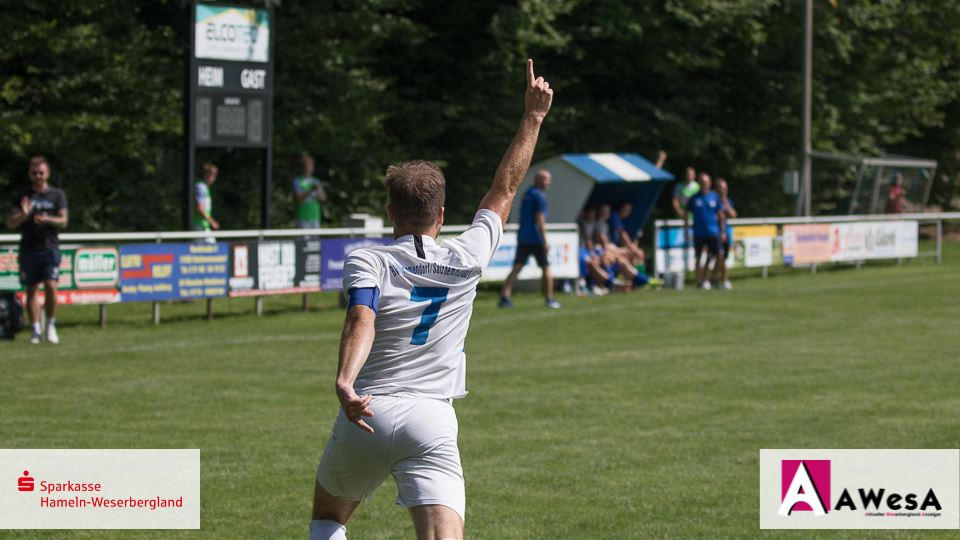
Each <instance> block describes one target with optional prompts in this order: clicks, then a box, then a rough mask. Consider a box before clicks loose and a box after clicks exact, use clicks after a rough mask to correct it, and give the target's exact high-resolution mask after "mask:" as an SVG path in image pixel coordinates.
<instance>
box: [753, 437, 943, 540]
mask: <svg viewBox="0 0 960 540" xmlns="http://www.w3.org/2000/svg"><path fill="white" fill-rule="evenodd" d="M958 492H960V450H956V449H943V450H937V449H919V450H908V449H896V450H874V449H869V450H810V449H807V450H804V449H776V450H773V449H771V450H766V449H765V450H760V512H759V513H760V528H761V529H957V528H960V496H958Z"/></svg>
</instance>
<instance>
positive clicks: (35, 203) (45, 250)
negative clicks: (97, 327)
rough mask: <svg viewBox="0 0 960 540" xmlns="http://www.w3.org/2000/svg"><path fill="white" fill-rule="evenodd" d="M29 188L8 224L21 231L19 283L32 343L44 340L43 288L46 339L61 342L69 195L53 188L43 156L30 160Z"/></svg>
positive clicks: (15, 202) (20, 196) (16, 203)
mask: <svg viewBox="0 0 960 540" xmlns="http://www.w3.org/2000/svg"><path fill="white" fill-rule="evenodd" d="M28 174H29V176H30V187H29V188H27V189H26V190H24V191H22V192H20V193H19V194H18V195H17V197H16V198H14V200H13V204H12V208H11V210H10V212H9V213H8V214H7V219H6V225H7V227H8V228H10V229H19V230H20V254H19V258H18V262H19V265H20V283H21V284H22V285H23V287H24V288H25V289H26V291H27V313H28V314H29V316H30V323H31V328H32V332H31V334H30V343H33V344H38V343H40V338H41V335H42V334H41V325H40V301H39V298H38V297H37V290H38V289H39V287H40V284H41V283H43V286H44V311H45V312H46V315H47V329H46V337H47V341H49V342H50V343H54V344H56V343H60V337H59V336H58V335H57V327H56V320H57V319H56V315H57V280H58V279H59V277H60V236H59V232H60V229H63V228H66V226H67V222H68V214H67V195H66V194H65V193H64V192H63V190H61V189H58V188H55V187H53V186H51V185H50V182H49V181H50V164H49V163H48V162H47V160H46V158H44V157H43V156H34V157H32V158H30V165H29V169H28Z"/></svg>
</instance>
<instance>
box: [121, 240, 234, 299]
mask: <svg viewBox="0 0 960 540" xmlns="http://www.w3.org/2000/svg"><path fill="white" fill-rule="evenodd" d="M229 257H230V255H229V250H228V244H133V245H128V246H120V293H121V296H122V299H123V301H124V302H142V301H153V300H177V299H186V298H214V297H219V296H226V295H227V262H228V260H229Z"/></svg>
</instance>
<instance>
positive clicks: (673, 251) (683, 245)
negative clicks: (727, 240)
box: [656, 227, 776, 275]
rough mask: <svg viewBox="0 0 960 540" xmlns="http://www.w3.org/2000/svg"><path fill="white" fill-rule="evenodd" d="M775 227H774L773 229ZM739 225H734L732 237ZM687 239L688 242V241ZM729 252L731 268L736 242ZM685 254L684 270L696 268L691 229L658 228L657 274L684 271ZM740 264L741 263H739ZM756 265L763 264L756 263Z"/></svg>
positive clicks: (734, 258) (734, 262)
mask: <svg viewBox="0 0 960 540" xmlns="http://www.w3.org/2000/svg"><path fill="white" fill-rule="evenodd" d="M775 228H776V227H774V229H775ZM737 229H739V227H734V238H736V231H737ZM688 239H689V243H688ZM730 247H731V249H730V251H731V252H730V253H727V266H728V267H730V268H733V267H734V266H736V265H738V262H737V259H736V257H735V256H734V253H735V252H736V251H737V250H736V244H735V243H733V244H731V246H730ZM684 256H686V258H687V261H686V270H689V271H691V272H692V271H693V269H694V268H696V266H695V265H696V254H695V253H694V249H693V229H692V228H691V229H687V234H686V235H684V233H683V228H682V227H664V228H662V229H660V232H659V240H658V245H657V257H656V273H657V275H663V274H668V273H669V274H675V273H679V272H683V271H684V261H683V258H684ZM758 260H759V258H758ZM740 266H742V264H740ZM757 266H764V265H762V264H758V265H757Z"/></svg>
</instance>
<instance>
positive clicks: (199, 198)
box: [193, 163, 220, 242]
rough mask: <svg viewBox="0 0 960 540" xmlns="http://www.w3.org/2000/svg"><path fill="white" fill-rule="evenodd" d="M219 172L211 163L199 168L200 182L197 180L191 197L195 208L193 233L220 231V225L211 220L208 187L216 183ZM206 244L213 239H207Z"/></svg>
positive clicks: (211, 201) (211, 200) (211, 211)
mask: <svg viewBox="0 0 960 540" xmlns="http://www.w3.org/2000/svg"><path fill="white" fill-rule="evenodd" d="M219 172H220V170H219V169H218V168H217V166H216V165H214V164H213V163H204V164H203V167H201V176H202V178H201V179H200V180H197V183H196V185H195V186H194V188H193V196H194V200H195V204H196V207H195V208H194V215H193V230H195V231H207V232H210V231H211V230H213V231H216V230H219V229H220V223H219V222H217V220H215V219H213V197H212V195H211V194H210V186H212V185H213V183H214V182H216V181H217V175H218V174H219ZM206 241H207V242H213V241H214V240H213V237H209V238H207V240H206Z"/></svg>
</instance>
